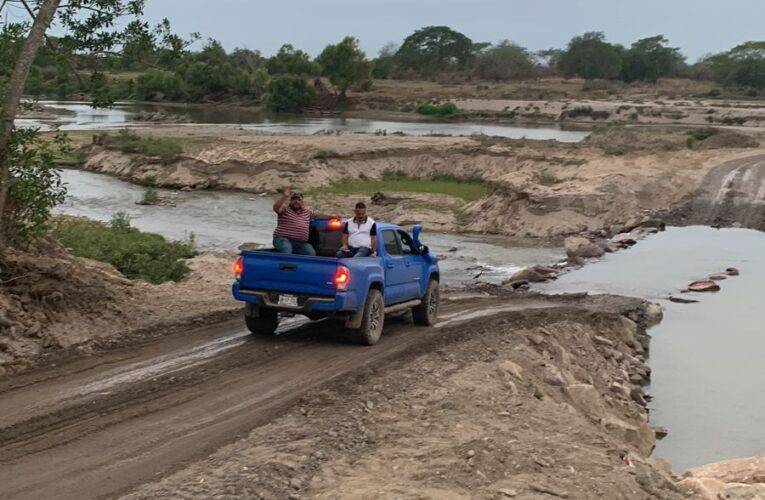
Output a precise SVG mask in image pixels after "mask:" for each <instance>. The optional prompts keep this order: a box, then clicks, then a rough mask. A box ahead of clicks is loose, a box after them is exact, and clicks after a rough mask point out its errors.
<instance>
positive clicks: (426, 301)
mask: <svg viewBox="0 0 765 500" xmlns="http://www.w3.org/2000/svg"><path fill="white" fill-rule="evenodd" d="M440 299H441V296H440V293H439V291H438V281H437V280H434V279H431V280H430V282H429V283H428V288H427V290H425V295H424V296H423V297H422V304H420V305H419V306H415V307H413V308H412V319H413V320H414V324H415V325H423V326H433V325H434V324H435V323H436V319H437V318H438V303H439V301H440Z"/></svg>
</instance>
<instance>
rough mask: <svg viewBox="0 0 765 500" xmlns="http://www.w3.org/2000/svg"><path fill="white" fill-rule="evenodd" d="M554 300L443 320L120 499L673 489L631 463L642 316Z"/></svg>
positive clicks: (642, 418) (642, 493)
mask: <svg viewBox="0 0 765 500" xmlns="http://www.w3.org/2000/svg"><path fill="white" fill-rule="evenodd" d="M508 300H509V301H512V300H513V299H512V298H509V299H508ZM552 300H553V303H554V302H555V300H556V299H552ZM558 301H559V305H558V306H556V307H552V308H544V309H527V310H523V311H517V312H512V313H505V314H499V315H497V316H496V317H495V318H493V319H488V320H487V319H486V318H484V319H483V320H480V321H474V322H473V323H472V326H471V328H464V329H459V328H457V329H455V328H448V327H447V326H446V325H444V326H442V328H445V329H446V328H448V330H449V333H448V335H446V330H444V335H442V336H439V338H434V340H433V342H432V345H430V346H429V347H428V348H427V349H426V350H418V351H417V352H410V353H409V354H407V355H406V356H405V357H404V358H403V359H399V360H398V361H396V362H394V363H391V364H388V365H387V366H382V367H380V368H376V369H369V370H365V371H362V372H361V373H358V374H357V375H356V376H353V377H345V378H344V379H343V380H341V381H338V382H336V383H334V384H332V385H331V386H330V387H328V388H326V389H324V390H321V391H318V392H315V393H313V394H311V395H310V396H307V397H305V398H303V399H302V400H301V401H299V402H298V403H297V404H296V405H295V406H294V407H293V408H292V409H291V410H289V411H288V412H287V413H285V414H282V415H280V416H279V418H278V419H276V420H274V421H272V422H271V423H269V424H266V425H264V426H262V427H260V428H257V429H255V430H254V431H252V432H251V433H250V435H249V436H247V437H246V438H244V439H242V440H240V441H238V442H236V443H234V444H232V445H229V446H227V447H224V448H222V449H221V450H219V451H218V452H216V453H215V454H213V455H212V456H211V457H209V458H208V459H205V460H202V461H200V462H198V463H195V464H193V465H191V466H190V467H188V468H186V469H184V470H182V471H180V472H178V473H176V474H173V475H171V476H169V477H168V478H166V479H164V480H162V481H159V482H157V483H155V484H148V485H145V486H143V487H141V488H139V489H138V490H137V491H136V492H134V493H132V494H131V495H129V496H128V497H129V498H154V497H157V496H165V495H170V494H172V495H180V496H182V497H189V498H190V497H198V496H215V495H221V494H223V495H229V496H247V497H263V498H286V497H290V498H303V497H318V498H329V497H332V498H350V497H357V498H358V497H390V496H400V497H405V498H461V497H480V498H504V497H512V496H516V495H519V496H520V497H535V496H539V497H540V498H541V497H542V496H557V497H564V498H568V497H571V498H588V497H591V496H592V495H597V496H601V497H606V498H614V497H622V498H645V497H646V496H651V497H661V498H682V497H683V496H684V489H683V488H681V487H678V486H677V485H676V484H675V481H674V478H673V477H672V476H671V474H670V473H669V472H668V469H667V467H666V465H665V464H663V463H662V462H661V461H656V460H651V459H647V458H646V457H647V455H648V454H649V453H650V451H651V449H652V448H653V443H654V439H655V438H654V431H653V429H652V428H651V427H650V425H649V424H648V423H647V420H648V417H647V413H646V410H645V407H644V405H645V401H644V395H643V391H642V389H641V386H642V385H643V384H644V383H645V382H646V381H647V380H648V378H649V370H648V368H647V367H646V365H645V355H646V354H645V353H646V347H647V345H648V337H647V335H646V334H645V332H644V326H645V324H646V321H647V320H648V321H655V320H656V317H655V311H654V310H653V309H652V308H647V306H646V304H645V303H643V302H642V301H639V300H634V299H623V298H616V297H600V298H584V299H582V298H579V299H570V300H565V299H558ZM454 320H455V321H459V320H460V318H456V317H455V318H454ZM449 322H450V319H449V318H445V323H447V324H448V323H449Z"/></svg>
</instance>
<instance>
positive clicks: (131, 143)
mask: <svg viewBox="0 0 765 500" xmlns="http://www.w3.org/2000/svg"><path fill="white" fill-rule="evenodd" d="M96 142H97V143H98V144H101V145H103V146H105V147H106V148H108V149H116V150H118V151H121V152H123V153H138V154H142V155H146V156H154V157H157V158H159V159H160V161H161V162H162V163H164V164H168V163H172V162H174V161H176V160H177V159H178V158H179V157H180V155H181V153H182V152H183V147H182V146H181V143H180V142H179V141H178V140H177V139H170V138H167V137H141V136H139V135H138V134H136V133H135V132H132V131H130V130H127V129H125V130H120V132H119V133H118V134H117V135H110V134H102V135H101V136H100V137H99V138H98V140H97V141H96Z"/></svg>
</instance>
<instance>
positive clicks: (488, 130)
mask: <svg viewBox="0 0 765 500" xmlns="http://www.w3.org/2000/svg"><path fill="white" fill-rule="evenodd" d="M40 104H42V105H45V106H49V107H54V108H59V109H65V110H67V111H70V112H71V113H73V114H70V115H63V116H61V118H60V120H59V123H60V127H59V128H60V129H61V130H94V129H114V128H121V127H124V126H126V124H132V125H141V124H143V123H142V122H131V121H130V120H131V115H133V114H135V113H137V112H139V111H163V112H164V113H167V114H171V115H179V116H183V117H185V118H186V119H188V120H189V121H190V122H191V123H194V124H205V123H207V124H210V123H215V124H230V125H232V126H233V125H236V126H237V128H242V129H244V130H252V131H256V132H264V133H265V132H268V133H282V134H300V135H310V134H314V133H316V132H320V131H322V130H327V131H343V132H366V133H374V132H377V131H379V130H385V131H386V132H387V133H394V132H403V133H405V134H409V135H428V134H444V135H472V134H485V135H489V136H498V137H509V138H514V139H520V138H523V137H525V138H527V139H538V140H545V139H554V140H557V141H560V142H579V141H581V140H582V139H584V138H585V137H587V135H589V132H585V131H577V130H561V129H560V128H559V127H556V126H545V127H538V128H537V127H515V126H511V125H497V124H479V123H462V122H457V123H433V122H426V123H423V122H399V121H385V120H368V119H365V118H342V117H310V116H286V115H278V116H275V115H269V114H265V113H263V112H260V111H256V110H251V109H241V108H212V107H196V106H162V105H158V104H136V103H117V104H116V105H115V106H114V107H113V108H110V109H93V108H91V107H90V105H89V104H88V103H85V102H73V101H40ZM16 123H17V124H18V125H23V126H30V125H36V126H41V127H42V128H43V129H49V127H48V126H47V125H45V124H41V123H37V122H35V121H34V120H29V119H20V120H17V121H16Z"/></svg>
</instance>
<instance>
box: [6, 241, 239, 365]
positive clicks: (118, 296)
mask: <svg viewBox="0 0 765 500" xmlns="http://www.w3.org/2000/svg"><path fill="white" fill-rule="evenodd" d="M232 258H233V257H231V256H229V255H224V254H219V253H205V254H201V255H199V256H197V257H194V258H192V259H189V260H188V265H189V267H190V268H191V269H192V271H191V273H190V274H189V275H188V276H187V277H186V278H185V279H184V280H183V281H182V282H180V283H177V284H176V283H172V282H169V283H165V284H162V285H151V284H148V283H145V282H142V281H131V280H128V279H127V278H125V277H124V276H123V275H122V274H120V273H119V272H118V271H117V270H115V269H114V268H113V267H112V266H110V265H108V264H104V263H101V262H97V261H93V260H90V259H81V258H77V257H73V256H72V255H71V254H69V253H68V252H67V251H66V250H65V249H63V248H61V247H60V246H59V245H57V244H53V243H47V244H44V245H42V246H41V247H39V248H37V249H35V250H33V251H31V252H22V251H17V250H12V249H7V250H6V251H5V253H4V255H2V256H1V257H0V269H1V270H2V283H0V376H2V375H6V374H11V373H16V372H20V371H23V370H25V369H28V368H30V367H32V366H34V365H37V364H40V363H42V362H45V360H46V359H55V358H56V357H61V356H64V355H67V354H70V353H71V354H75V353H76V354H77V355H87V354H89V353H91V352H93V351H94V349H97V348H101V347H108V346H114V345H118V344H120V343H123V342H125V341H135V340H137V339H139V338H141V337H150V336H153V335H155V334H159V333H167V332H168V331H172V330H173V329H177V328H182V327H188V326H189V325H196V324H204V323H206V322H211V321H216V320H220V319H221V318H222V317H224V316H227V315H229V314H231V313H232V312H234V311H237V310H238V309H239V308H240V305H239V304H238V303H237V302H235V301H234V300H233V299H232V298H231V296H230V293H229V291H228V285H229V284H230V268H229V266H230V262H231V260H232Z"/></svg>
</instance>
